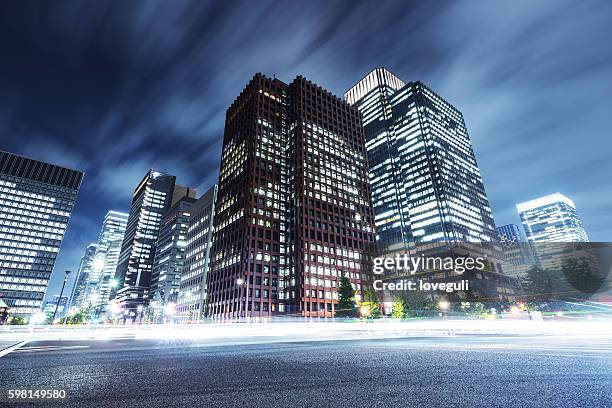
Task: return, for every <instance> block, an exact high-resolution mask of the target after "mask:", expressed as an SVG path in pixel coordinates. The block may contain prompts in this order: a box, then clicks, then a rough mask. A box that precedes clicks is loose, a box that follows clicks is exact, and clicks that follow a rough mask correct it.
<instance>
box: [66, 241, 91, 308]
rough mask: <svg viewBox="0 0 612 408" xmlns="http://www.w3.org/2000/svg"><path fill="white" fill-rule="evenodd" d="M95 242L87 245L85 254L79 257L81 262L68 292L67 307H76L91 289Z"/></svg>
mask: <svg viewBox="0 0 612 408" xmlns="http://www.w3.org/2000/svg"><path fill="white" fill-rule="evenodd" d="M97 248H98V245H97V244H89V245H87V249H85V255H83V256H82V257H81V263H80V265H79V270H78V271H77V276H76V279H75V281H74V286H73V287H72V292H71V293H70V298H69V299H70V301H69V302H68V304H69V306H68V308H69V309H71V308H78V307H80V306H82V305H83V303H84V301H85V298H86V297H87V295H88V293H87V292H88V289H89V290H91V284H90V282H91V280H92V276H91V275H92V270H93V268H94V258H95V256H96V249H97Z"/></svg>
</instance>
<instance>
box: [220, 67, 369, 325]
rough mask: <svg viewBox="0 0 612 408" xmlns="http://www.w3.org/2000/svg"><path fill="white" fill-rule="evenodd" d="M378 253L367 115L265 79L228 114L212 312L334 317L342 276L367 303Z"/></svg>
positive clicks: (312, 88) (304, 87) (302, 82)
mask: <svg viewBox="0 0 612 408" xmlns="http://www.w3.org/2000/svg"><path fill="white" fill-rule="evenodd" d="M373 245H374V220H373V215H372V204H371V200H370V187H369V183H368V180H367V159H366V152H365V147H364V135H363V128H362V126H361V117H360V114H359V112H358V111H357V110H356V109H354V108H352V107H350V106H349V105H348V104H346V103H344V102H343V101H342V100H340V99H339V98H337V97H335V96H334V95H332V94H331V93H329V92H328V91H326V90H324V89H322V88H321V87H319V86H317V85H315V84H313V83H312V82H310V81H307V80H306V79H305V78H303V77H301V76H299V77H297V78H296V79H295V80H294V81H293V82H292V83H291V84H289V85H288V84H285V83H284V82H282V81H279V80H278V79H270V78H267V77H265V76H264V75H261V74H256V75H255V76H254V77H253V79H252V80H251V81H250V82H249V84H248V85H247V86H246V88H245V89H244V90H243V91H242V93H241V94H240V95H239V96H238V98H237V99H236V100H235V102H234V103H233V104H232V105H231V106H230V108H229V109H228V110H227V114H226V122H225V135H224V141H223V152H222V158H221V172H220V176H219V192H218V199H217V205H216V211H215V230H214V236H213V247H212V254H211V269H210V272H209V274H208V276H209V283H208V293H209V297H208V304H209V313H210V314H211V315H212V316H214V317H227V316H245V315H247V316H270V315H275V314H279V313H280V314H282V313H287V314H295V315H301V316H331V315H333V313H334V310H335V307H336V305H337V303H338V291H337V290H338V287H339V280H340V278H341V275H342V274H346V276H347V277H349V279H350V280H351V282H352V284H353V285H354V287H355V289H356V291H357V297H358V298H359V297H360V296H361V294H362V290H363V289H365V287H366V286H367V285H368V284H369V282H370V276H369V273H370V272H371V255H372V251H373Z"/></svg>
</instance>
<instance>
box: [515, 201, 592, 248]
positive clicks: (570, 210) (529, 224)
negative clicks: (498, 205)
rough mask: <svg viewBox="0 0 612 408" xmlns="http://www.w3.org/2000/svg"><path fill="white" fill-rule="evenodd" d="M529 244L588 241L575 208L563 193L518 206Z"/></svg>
mask: <svg viewBox="0 0 612 408" xmlns="http://www.w3.org/2000/svg"><path fill="white" fill-rule="evenodd" d="M516 209H517V211H518V212H519V215H520V216H521V220H522V222H523V228H524V229H525V233H526V234H527V239H528V240H529V241H530V242H589V237H588V236H587V233H586V231H585V230H584V227H583V225H582V221H581V220H580V217H578V213H577V212H576V205H575V204H574V202H573V201H572V200H570V199H569V198H567V197H566V196H564V195H563V194H561V193H555V194H551V195H547V196H545V197H540V198H536V199H535V200H531V201H526V202H524V203H520V204H517V205H516Z"/></svg>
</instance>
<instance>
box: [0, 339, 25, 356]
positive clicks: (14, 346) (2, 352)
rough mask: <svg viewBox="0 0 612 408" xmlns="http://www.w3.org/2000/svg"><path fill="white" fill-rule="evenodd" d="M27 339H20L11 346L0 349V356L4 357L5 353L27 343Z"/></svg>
mask: <svg viewBox="0 0 612 408" xmlns="http://www.w3.org/2000/svg"><path fill="white" fill-rule="evenodd" d="M28 341H29V340H25V341H21V342H19V343H17V344H13V345H12V346H11V347H8V348H5V349H4V350H2V351H0V357H4V356H6V355H7V354H9V353H10V352H12V351H14V350H15V349H18V348H19V347H21V346H23V345H25V344H27V343H28Z"/></svg>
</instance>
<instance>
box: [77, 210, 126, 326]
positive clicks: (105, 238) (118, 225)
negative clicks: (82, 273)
mask: <svg viewBox="0 0 612 408" xmlns="http://www.w3.org/2000/svg"><path fill="white" fill-rule="evenodd" d="M128 217H129V214H126V213H123V212H119V211H113V210H111V211H109V212H108V213H107V214H106V216H105V217H104V221H103V223H102V228H101V230H100V237H99V239H98V248H97V250H96V255H95V260H94V268H93V274H92V275H93V276H92V279H91V280H90V285H91V288H92V289H91V290H90V291H89V293H88V298H87V299H86V302H87V303H90V304H91V305H92V306H93V307H94V315H95V316H101V315H102V314H103V313H104V311H105V310H106V306H107V304H108V301H109V298H110V294H111V291H112V289H113V288H114V287H115V286H116V282H115V280H114V275H115V270H116V269H117V262H118V260H119V253H120V252H121V244H122V242H123V237H124V235H125V229H126V227H127V221H128Z"/></svg>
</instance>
